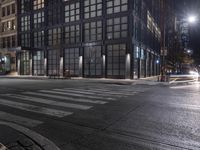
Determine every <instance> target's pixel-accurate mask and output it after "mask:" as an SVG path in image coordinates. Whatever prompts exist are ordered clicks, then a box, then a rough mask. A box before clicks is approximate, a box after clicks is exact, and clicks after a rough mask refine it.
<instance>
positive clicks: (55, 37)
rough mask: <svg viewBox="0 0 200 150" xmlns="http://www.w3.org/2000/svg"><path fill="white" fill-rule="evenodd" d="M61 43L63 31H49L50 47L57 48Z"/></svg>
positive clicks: (56, 29) (57, 29) (55, 29)
mask: <svg viewBox="0 0 200 150" xmlns="http://www.w3.org/2000/svg"><path fill="white" fill-rule="evenodd" d="M60 43H61V29H60V28H54V29H49V30H48V45H49V46H53V45H54V46H55V45H59V44H60Z"/></svg>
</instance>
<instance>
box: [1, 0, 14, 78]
mask: <svg viewBox="0 0 200 150" xmlns="http://www.w3.org/2000/svg"><path fill="white" fill-rule="evenodd" d="M16 14H17V5H16V1H15V0H0V74H2V73H8V72H11V71H16V47H17V26H16V23H17V18H16Z"/></svg>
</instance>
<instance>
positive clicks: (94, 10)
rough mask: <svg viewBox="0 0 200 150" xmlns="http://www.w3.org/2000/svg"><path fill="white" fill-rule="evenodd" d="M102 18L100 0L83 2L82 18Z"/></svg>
mask: <svg viewBox="0 0 200 150" xmlns="http://www.w3.org/2000/svg"><path fill="white" fill-rule="evenodd" d="M98 16H102V0H85V1H84V18H86V19H87V18H92V17H98Z"/></svg>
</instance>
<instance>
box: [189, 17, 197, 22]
mask: <svg viewBox="0 0 200 150" xmlns="http://www.w3.org/2000/svg"><path fill="white" fill-rule="evenodd" d="M196 21H197V17H196V16H194V15H192V16H189V17H188V22H189V23H195V22H196Z"/></svg>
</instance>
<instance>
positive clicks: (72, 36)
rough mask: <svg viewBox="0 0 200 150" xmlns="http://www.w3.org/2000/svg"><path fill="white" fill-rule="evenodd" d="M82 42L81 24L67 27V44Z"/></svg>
mask: <svg viewBox="0 0 200 150" xmlns="http://www.w3.org/2000/svg"><path fill="white" fill-rule="evenodd" d="M78 42H80V27H79V25H71V26H67V27H65V44H71V43H78Z"/></svg>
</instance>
